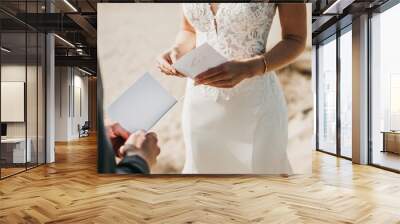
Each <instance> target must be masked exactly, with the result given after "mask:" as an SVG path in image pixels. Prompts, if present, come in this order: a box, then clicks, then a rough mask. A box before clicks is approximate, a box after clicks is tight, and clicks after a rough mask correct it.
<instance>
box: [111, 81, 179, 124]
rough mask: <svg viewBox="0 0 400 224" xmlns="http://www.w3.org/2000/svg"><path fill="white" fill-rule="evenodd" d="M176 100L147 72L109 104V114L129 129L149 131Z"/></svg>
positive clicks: (112, 118) (114, 120)
mask: <svg viewBox="0 0 400 224" xmlns="http://www.w3.org/2000/svg"><path fill="white" fill-rule="evenodd" d="M176 102H177V101H176V99H175V98H174V97H173V96H171V95H170V94H169V93H168V92H167V91H166V90H165V89H164V88H163V87H162V86H161V85H160V84H159V83H158V82H157V81H156V80H155V79H154V78H153V77H152V76H151V75H150V74H149V73H146V74H144V75H143V76H142V77H141V78H140V79H139V80H137V81H136V82H135V83H134V84H133V85H132V86H131V87H130V88H129V89H127V90H126V91H125V92H124V93H123V94H122V95H121V96H120V97H119V98H118V99H117V100H115V101H114V102H113V103H112V104H111V105H110V106H109V108H108V110H107V114H108V117H109V119H110V120H112V121H113V122H118V123H120V125H121V126H122V127H124V128H125V129H127V130H128V131H131V132H134V131H137V130H145V131H149V130H150V129H151V128H152V127H153V126H154V125H155V124H156V123H157V122H158V121H159V120H160V119H161V118H162V117H163V116H164V115H165V114H166V113H167V112H168V111H169V110H170V109H171V108H172V107H173V106H174V105H175V104H176Z"/></svg>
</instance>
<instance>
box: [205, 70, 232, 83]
mask: <svg viewBox="0 0 400 224" xmlns="http://www.w3.org/2000/svg"><path fill="white" fill-rule="evenodd" d="M230 79H232V77H231V75H230V74H227V73H219V74H218V75H215V76H212V77H210V78H208V79H205V80H203V81H202V82H201V83H202V84H204V85H209V84H212V83H214V82H222V81H227V80H230Z"/></svg>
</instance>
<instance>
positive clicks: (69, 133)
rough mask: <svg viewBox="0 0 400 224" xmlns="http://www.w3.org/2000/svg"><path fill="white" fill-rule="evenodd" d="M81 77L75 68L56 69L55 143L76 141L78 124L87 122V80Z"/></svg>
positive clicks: (80, 73)
mask: <svg viewBox="0 0 400 224" xmlns="http://www.w3.org/2000/svg"><path fill="white" fill-rule="evenodd" d="M83 75H84V74H83V73H82V72H80V71H79V70H77V69H76V68H71V67H56V83H55V86H56V88H55V89H56V91H55V141H70V140H74V139H77V138H78V137H79V133H78V124H79V125H83V124H84V122H85V121H87V120H88V105H89V104H88V78H87V77H86V76H83ZM79 92H80V93H79ZM79 95H80V97H79ZM79 100H80V101H81V102H79ZM79 105H81V110H82V112H81V113H80V110H79Z"/></svg>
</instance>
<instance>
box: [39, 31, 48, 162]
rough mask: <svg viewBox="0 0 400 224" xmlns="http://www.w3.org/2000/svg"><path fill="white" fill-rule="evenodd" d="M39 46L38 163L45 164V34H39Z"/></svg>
mask: <svg viewBox="0 0 400 224" xmlns="http://www.w3.org/2000/svg"><path fill="white" fill-rule="evenodd" d="M38 38H39V41H38V42H39V45H38V59H39V63H38V143H37V145H38V163H39V164H43V163H45V156H46V149H45V140H46V139H45V120H46V119H45V110H46V108H45V99H46V98H45V93H46V91H45V87H46V85H45V81H46V79H45V77H46V76H45V75H46V74H45V60H46V51H45V44H46V37H45V35H44V34H42V33H39V36H38Z"/></svg>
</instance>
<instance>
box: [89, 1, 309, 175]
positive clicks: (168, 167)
mask: <svg viewBox="0 0 400 224" xmlns="http://www.w3.org/2000/svg"><path fill="white" fill-rule="evenodd" d="M310 6H311V5H310V4H308V16H309V18H308V19H309V21H310V22H309V23H308V24H309V25H311V10H310V8H311V7H310ZM277 14H278V13H277ZM181 16H182V14H181V5H180V4H175V3H164V4H148V3H147V4H146V3H134V4H133V3H132V4H128V3H100V4H98V16H97V18H98V40H97V41H98V43H97V45H98V58H99V62H100V68H101V71H102V79H103V88H104V107H105V108H107V107H108V105H110V103H111V102H113V100H115V99H116V98H117V97H118V96H119V95H120V94H122V92H123V91H125V90H126V89H127V88H128V87H130V86H131V85H132V84H133V83H134V82H135V81H136V79H138V78H139V77H140V76H141V75H142V74H144V73H145V72H147V71H148V72H150V74H152V75H153V77H154V78H156V79H157V80H158V81H160V83H161V84H162V85H163V86H164V87H165V88H166V89H167V90H168V91H169V92H170V93H171V94H172V95H174V96H175V97H176V98H177V99H180V98H181V97H182V96H183V95H184V91H185V79H182V78H175V77H170V76H168V77H167V76H164V75H162V74H161V73H160V72H159V71H158V69H157V68H156V66H155V65H156V63H155V58H156V57H157V56H158V54H160V52H162V51H163V50H165V49H167V48H168V47H169V46H171V44H172V43H173V42H174V39H175V35H176V33H177V32H178V29H179V24H180V19H181ZM308 30H309V32H308V39H309V41H308V46H307V50H306V51H305V52H304V54H303V55H301V56H300V57H299V58H298V59H297V60H296V61H295V62H294V63H292V64H291V65H289V66H287V67H285V68H284V69H281V70H279V71H277V72H278V77H279V79H280V81H281V83H282V86H283V89H284V92H285V96H286V99H287V102H288V109H289V110H288V111H289V145H288V152H289V159H290V161H291V162H292V165H293V168H294V171H295V172H296V173H304V172H311V148H312V147H311V142H312V133H313V108H312V107H313V96H312V91H311V32H310V27H309V29H308ZM280 33H281V30H280V23H279V18H278V17H277V16H276V17H275V18H274V22H273V25H272V28H271V33H270V37H269V40H268V45H267V49H269V48H271V47H273V46H274V45H275V44H276V43H277V42H278V41H279V40H280V38H281V35H280ZM181 111H182V102H179V103H178V104H177V105H176V106H175V107H174V108H173V109H172V110H171V111H170V112H169V113H168V114H167V115H166V116H164V117H163V118H162V120H160V122H159V123H158V124H157V125H156V126H155V128H154V131H155V132H157V133H158V136H159V142H160V146H161V151H162V152H161V154H160V156H159V159H158V164H157V165H156V167H154V168H153V169H152V172H153V173H180V172H181V170H182V168H183V164H184V159H185V147H184V144H183V138H182V130H181Z"/></svg>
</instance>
